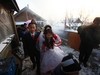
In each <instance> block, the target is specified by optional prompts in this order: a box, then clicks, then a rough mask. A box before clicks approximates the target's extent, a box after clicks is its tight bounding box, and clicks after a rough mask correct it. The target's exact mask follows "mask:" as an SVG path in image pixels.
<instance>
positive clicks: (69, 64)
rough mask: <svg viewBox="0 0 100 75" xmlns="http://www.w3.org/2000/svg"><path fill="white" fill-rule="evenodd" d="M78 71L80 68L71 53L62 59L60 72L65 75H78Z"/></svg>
mask: <svg viewBox="0 0 100 75" xmlns="http://www.w3.org/2000/svg"><path fill="white" fill-rule="evenodd" d="M80 69H81V67H80V65H79V63H78V61H77V59H76V58H75V56H74V55H73V54H72V53H69V54H68V55H67V56H65V57H64V58H63V59H62V62H61V71H62V72H63V73H65V74H66V75H78V73H79V70H80Z"/></svg>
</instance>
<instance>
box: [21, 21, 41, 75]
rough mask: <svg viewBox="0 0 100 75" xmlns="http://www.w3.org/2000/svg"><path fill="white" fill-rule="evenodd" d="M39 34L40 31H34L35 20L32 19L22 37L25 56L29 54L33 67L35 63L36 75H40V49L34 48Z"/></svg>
mask: <svg viewBox="0 0 100 75" xmlns="http://www.w3.org/2000/svg"><path fill="white" fill-rule="evenodd" d="M39 34H40V32H36V22H35V21H33V20H32V21H31V23H29V24H28V31H27V32H26V33H25V35H24V37H23V45H24V53H25V56H26V55H28V56H30V59H31V61H32V63H33V69H34V68H35V66H36V65H37V74H38V75H40V51H39V50H38V49H37V48H36V42H37V40H38V36H39Z"/></svg>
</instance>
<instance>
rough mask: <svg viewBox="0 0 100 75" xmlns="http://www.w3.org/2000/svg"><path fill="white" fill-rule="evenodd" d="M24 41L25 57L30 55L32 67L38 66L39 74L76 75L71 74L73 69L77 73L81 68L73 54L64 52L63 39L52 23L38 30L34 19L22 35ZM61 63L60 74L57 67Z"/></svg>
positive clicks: (37, 71)
mask: <svg viewBox="0 0 100 75" xmlns="http://www.w3.org/2000/svg"><path fill="white" fill-rule="evenodd" d="M22 42H23V49H24V54H25V57H27V56H30V59H31V61H32V63H33V67H32V69H35V68H37V70H36V74H37V75H67V72H68V75H75V74H71V71H73V72H74V73H75V72H78V71H79V70H80V69H81V68H80V65H79V63H78V61H77V60H76V59H75V57H73V54H64V52H63V50H61V48H60V47H59V46H60V45H61V43H62V41H61V39H60V37H59V36H58V35H57V34H55V33H54V32H53V30H52V27H51V26H50V25H46V26H45V27H44V30H43V31H41V32H38V31H37V23H36V22H35V21H34V20H32V21H31V22H30V23H29V24H28V26H27V31H25V33H24V35H23V37H22ZM59 65H60V68H59V71H60V72H61V73H60V72H59V74H58V73H56V68H57V67H58V66H59ZM71 65H72V66H71ZM57 70H58V69H57ZM64 70H65V71H64Z"/></svg>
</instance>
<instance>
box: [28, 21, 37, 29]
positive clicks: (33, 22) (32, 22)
mask: <svg viewBox="0 0 100 75" xmlns="http://www.w3.org/2000/svg"><path fill="white" fill-rule="evenodd" d="M32 24H35V25H36V27H37V23H36V22H35V20H34V19H32V20H31V22H30V23H29V24H28V26H29V25H32Z"/></svg>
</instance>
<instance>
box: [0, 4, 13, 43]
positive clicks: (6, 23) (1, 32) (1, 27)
mask: <svg viewBox="0 0 100 75" xmlns="http://www.w3.org/2000/svg"><path fill="white" fill-rule="evenodd" d="M12 24H13V23H12V20H11V16H10V12H9V11H8V10H6V9H5V8H3V6H1V5H0V42H2V41H3V40H4V39H6V38H7V37H9V35H11V34H13V33H14V30H13V26H12Z"/></svg>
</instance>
